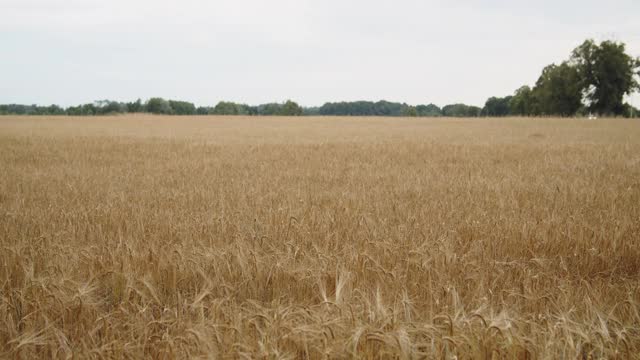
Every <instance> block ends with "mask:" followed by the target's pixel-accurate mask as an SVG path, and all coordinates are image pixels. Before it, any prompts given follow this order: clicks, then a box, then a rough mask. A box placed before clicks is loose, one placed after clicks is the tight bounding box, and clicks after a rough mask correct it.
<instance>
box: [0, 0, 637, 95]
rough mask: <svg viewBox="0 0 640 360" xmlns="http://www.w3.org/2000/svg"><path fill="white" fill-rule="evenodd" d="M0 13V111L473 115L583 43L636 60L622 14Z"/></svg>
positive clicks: (17, 2) (147, 0)
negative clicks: (214, 108) (392, 110)
mask: <svg viewBox="0 0 640 360" xmlns="http://www.w3.org/2000/svg"><path fill="white" fill-rule="evenodd" d="M0 10H1V13H2V15H1V16H2V21H0V42H2V43H3V47H4V50H5V54H4V55H3V56H2V57H0V76H2V78H3V82H2V83H0V100H2V102H7V101H10V102H27V103H29V102H39V103H49V102H59V103H66V104H70V103H77V102H80V101H91V100H93V99H97V98H114V99H115V98H132V97H142V98H145V97H149V96H154V95H161V96H167V97H169V96H171V97H175V98H182V99H187V100H193V101H196V102H199V103H202V104H211V103H213V102H215V101H218V100H220V99H229V100H242V101H246V102H250V103H257V102H262V101H273V100H283V99H285V98H293V99H296V100H299V101H300V102H301V103H304V104H307V105H313V104H320V103H322V102H324V101H328V100H339V99H371V100H375V99H380V98H386V99H391V100H399V101H407V102H410V103H424V102H436V103H438V104H440V105H443V104H445V103H450V102H458V101H460V102H467V103H474V104H478V105H480V104H482V103H483V102H484V100H485V99H486V98H487V97H489V96H492V95H506V94H509V93H511V92H512V91H513V90H515V89H516V88H517V87H519V86H520V85H522V84H532V83H533V82H535V80H536V78H537V76H538V75H539V73H540V71H541V70H542V67H543V66H545V65H547V64H549V63H551V62H559V61H562V60H563V59H565V58H567V57H568V56H569V52H570V51H571V49H572V48H573V47H575V46H576V45H578V44H580V43H581V42H582V41H583V40H584V39H585V38H589V37H594V38H604V37H607V38H610V37H613V38H616V39H618V40H620V41H624V42H626V43H627V44H628V49H629V51H630V52H631V53H634V54H637V55H640V38H639V37H638V34H640V25H638V24H637V21H635V19H634V14H637V13H638V12H640V4H639V3H637V2H636V1H632V0H619V1H617V2H615V4H613V2H608V3H604V2H601V1H595V0H585V1H578V0H571V1H564V2H557V1H551V0H541V1H538V2H535V3H532V2H528V1H503V0H489V1H483V2H482V3H479V2H477V1H471V0H457V1H444V0H442V1H440V0H432V1H416V0H397V1H381V0H370V1H364V0H355V1H339V0H326V1H311V0H301V1H291V0H273V1H258V0H236V1H232V0H221V1H200V0H183V1H180V2H176V1H164V0H159V1H151V0H138V1H132V0H110V1H96V0H82V1H80V0H64V1H63V0H0ZM635 99H637V97H636V98H635ZM634 101H636V103H637V100H634ZM638 105H640V104H638Z"/></svg>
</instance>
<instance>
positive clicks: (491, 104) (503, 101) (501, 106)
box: [482, 96, 512, 116]
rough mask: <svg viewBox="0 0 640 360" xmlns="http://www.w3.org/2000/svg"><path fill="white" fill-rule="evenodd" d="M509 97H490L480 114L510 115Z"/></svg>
mask: <svg viewBox="0 0 640 360" xmlns="http://www.w3.org/2000/svg"><path fill="white" fill-rule="evenodd" d="M511 98H512V97H511V96H507V97H503V98H499V97H495V96H493V97H490V98H489V99H488V100H487V102H486V103H485V105H484V108H483V109H482V114H483V115H485V116H507V115H509V113H510V108H509V103H510V102H511Z"/></svg>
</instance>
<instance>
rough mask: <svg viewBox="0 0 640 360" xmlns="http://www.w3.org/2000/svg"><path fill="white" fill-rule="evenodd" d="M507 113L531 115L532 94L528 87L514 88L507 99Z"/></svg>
mask: <svg viewBox="0 0 640 360" xmlns="http://www.w3.org/2000/svg"><path fill="white" fill-rule="evenodd" d="M509 113H510V114H511V115H520V116H529V115H533V95H532V92H531V88H530V87H528V86H522V87H521V88H519V89H518V90H516V92H515V94H513V96H512V97H511V101H509Z"/></svg>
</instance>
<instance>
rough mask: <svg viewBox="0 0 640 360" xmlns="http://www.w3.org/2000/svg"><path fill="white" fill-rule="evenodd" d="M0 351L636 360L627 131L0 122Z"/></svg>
mask: <svg viewBox="0 0 640 360" xmlns="http://www.w3.org/2000/svg"><path fill="white" fill-rule="evenodd" d="M0 168H2V169H3V171H2V172H0V245H1V246H2V251H1V252H0V289H1V291H0V357H3V358H4V357H7V358H25V359H28V358H67V357H80V358H127V357H129V358H140V357H153V358H175V357H177V358H194V357H201V358H290V359H293V358H308V359H324V358H367V359H368V358H371V359H379V358H401V359H414V358H415V359H418V358H427V359H436V358H437V359H455V358H482V359H492V358H505V359H507V358H509V359H511V358H519V359H538V358H541V359H554V358H636V359H637V358H640V356H639V355H638V354H639V353H640V241H639V240H640V121H637V120H632V119H631V120H630V119H597V120H586V119H574V118H566V119H557V118H535V119H533V118H397V117H393V118H377V117H249V116H244V117H243V116H238V117H229V116H157V115H120V116H108V117H70V116H62V117H57V116H37V117H33V116H0Z"/></svg>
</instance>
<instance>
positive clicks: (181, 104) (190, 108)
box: [169, 100, 196, 115]
mask: <svg viewBox="0 0 640 360" xmlns="http://www.w3.org/2000/svg"><path fill="white" fill-rule="evenodd" d="M169 106H170V107H171V110H172V111H173V112H172V113H173V114H176V115H195V114H196V107H195V105H193V104H192V103H190V102H187V101H177V100H169Z"/></svg>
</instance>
